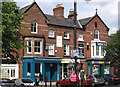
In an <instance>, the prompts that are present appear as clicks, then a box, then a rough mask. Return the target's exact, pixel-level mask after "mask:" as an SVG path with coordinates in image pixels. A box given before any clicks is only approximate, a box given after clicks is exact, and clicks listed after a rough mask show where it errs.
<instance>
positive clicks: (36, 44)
mask: <svg viewBox="0 0 120 87" xmlns="http://www.w3.org/2000/svg"><path fill="white" fill-rule="evenodd" d="M34 53H38V54H40V53H41V41H40V40H35V41H34Z"/></svg>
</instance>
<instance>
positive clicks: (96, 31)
mask: <svg viewBox="0 0 120 87" xmlns="http://www.w3.org/2000/svg"><path fill="white" fill-rule="evenodd" d="M98 35H99V31H98V30H97V29H95V33H94V38H95V39H98Z"/></svg>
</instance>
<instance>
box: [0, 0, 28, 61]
mask: <svg viewBox="0 0 120 87" xmlns="http://www.w3.org/2000/svg"><path fill="white" fill-rule="evenodd" d="M1 6H2V54H3V55H2V56H3V57H4V58H7V59H9V60H15V61H16V60H18V59H19V55H20V54H19V53H18V51H19V50H20V49H21V48H23V40H22V39H21V37H22V34H21V33H20V32H19V29H24V28H27V27H25V26H24V25H23V24H21V21H25V20H24V17H25V15H26V14H25V13H21V11H20V9H19V7H18V6H17V5H16V2H1ZM8 62H9V61H8Z"/></svg>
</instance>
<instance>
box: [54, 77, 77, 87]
mask: <svg viewBox="0 0 120 87" xmlns="http://www.w3.org/2000/svg"><path fill="white" fill-rule="evenodd" d="M77 82H78V83H77V87H79V79H78V81H77ZM70 86H71V80H70V77H66V78H65V79H63V80H61V81H57V82H56V87H70Z"/></svg>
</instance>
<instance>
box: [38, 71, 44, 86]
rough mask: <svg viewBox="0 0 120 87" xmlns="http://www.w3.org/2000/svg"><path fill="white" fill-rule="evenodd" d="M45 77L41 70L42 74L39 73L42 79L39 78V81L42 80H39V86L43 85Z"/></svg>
mask: <svg viewBox="0 0 120 87" xmlns="http://www.w3.org/2000/svg"><path fill="white" fill-rule="evenodd" d="M43 78H44V77H43V75H42V74H41V72H40V74H39V79H40V80H39V81H40V82H39V86H41V85H42V86H43Z"/></svg>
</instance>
